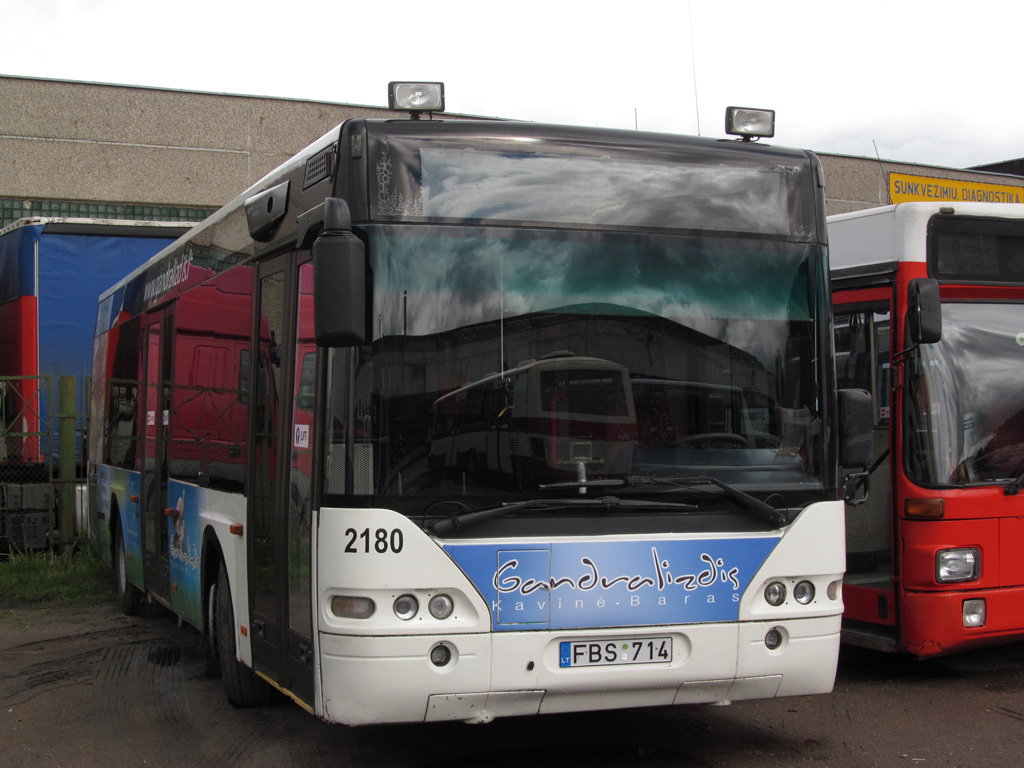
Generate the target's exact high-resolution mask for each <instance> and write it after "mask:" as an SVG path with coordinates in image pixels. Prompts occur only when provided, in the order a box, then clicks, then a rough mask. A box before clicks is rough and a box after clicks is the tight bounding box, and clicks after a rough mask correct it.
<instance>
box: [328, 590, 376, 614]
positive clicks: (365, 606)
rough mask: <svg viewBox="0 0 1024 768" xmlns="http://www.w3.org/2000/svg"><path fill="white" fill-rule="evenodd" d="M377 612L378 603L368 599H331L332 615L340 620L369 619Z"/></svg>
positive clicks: (341, 596)
mask: <svg viewBox="0 0 1024 768" xmlns="http://www.w3.org/2000/svg"><path fill="white" fill-rule="evenodd" d="M376 610H377V605H376V603H374V602H373V600H371V599H370V598H368V597H356V596H355V595H335V596H334V597H332V598H331V613H333V614H334V615H335V616H337V617H338V618H339V619H368V618H370V617H371V616H373V613H374V611H376Z"/></svg>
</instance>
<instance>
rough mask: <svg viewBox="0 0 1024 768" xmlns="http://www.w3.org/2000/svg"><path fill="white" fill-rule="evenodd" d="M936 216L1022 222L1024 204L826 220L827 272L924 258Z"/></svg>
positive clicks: (938, 206)
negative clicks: (828, 265)
mask: <svg viewBox="0 0 1024 768" xmlns="http://www.w3.org/2000/svg"><path fill="white" fill-rule="evenodd" d="M939 213H942V214H950V215H956V216H973V217H986V218H1007V219H1024V204H1020V205H1018V204H1014V203H941V202H926V203H899V204H897V205H887V206H885V207H882V208H868V209H866V210H863V211H854V212H853V213H841V214H837V215H835V216H829V217H828V245H829V262H830V268H831V269H833V270H835V269H846V268H849V267H860V266H866V265H869V264H880V263H886V262H895V261H920V262H923V261H925V260H926V258H927V250H926V243H927V233H928V221H929V219H931V218H932V216H935V215H937V214H939Z"/></svg>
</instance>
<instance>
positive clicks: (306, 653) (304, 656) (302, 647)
mask: <svg viewBox="0 0 1024 768" xmlns="http://www.w3.org/2000/svg"><path fill="white" fill-rule="evenodd" d="M299 661H301V662H302V663H303V664H305V665H306V666H307V667H312V666H313V650H312V649H311V648H310V647H309V646H308V645H306V644H305V643H299Z"/></svg>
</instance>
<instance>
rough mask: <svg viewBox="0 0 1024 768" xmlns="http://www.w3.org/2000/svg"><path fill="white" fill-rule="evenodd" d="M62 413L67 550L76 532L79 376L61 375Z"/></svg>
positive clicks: (62, 505)
mask: <svg viewBox="0 0 1024 768" xmlns="http://www.w3.org/2000/svg"><path fill="white" fill-rule="evenodd" d="M58 391H59V397H60V402H59V404H58V416H57V418H58V419H59V433H58V439H59V440H60V469H59V474H58V480H57V484H58V488H59V489H60V520H59V521H58V526H59V527H60V548H61V549H67V547H68V546H70V545H71V542H72V541H73V540H74V537H75V536H74V534H75V480H76V477H75V475H76V472H75V377H74V376H61V377H60V382H59V387H58Z"/></svg>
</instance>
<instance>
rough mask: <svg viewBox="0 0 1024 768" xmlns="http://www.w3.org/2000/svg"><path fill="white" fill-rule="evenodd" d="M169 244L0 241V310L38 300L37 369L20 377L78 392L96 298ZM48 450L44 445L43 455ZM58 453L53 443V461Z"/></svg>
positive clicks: (27, 234)
mask: <svg viewBox="0 0 1024 768" xmlns="http://www.w3.org/2000/svg"><path fill="white" fill-rule="evenodd" d="M173 241H174V237H142V236H131V235H113V236H106V235H104V236H100V235H84V234H59V233H52V232H48V231H47V225H46V224H39V225H30V226H23V227H19V228H16V229H13V230H12V231H10V232H8V233H6V234H5V235H3V236H2V237H0V303H3V302H5V301H11V300H14V299H17V298H19V297H21V296H32V295H36V296H37V297H38V304H37V306H38V317H39V327H38V343H39V370H38V371H22V372H21V375H25V376H33V375H41V376H50V377H52V385H51V386H52V391H53V393H54V394H55V393H56V391H57V379H58V377H60V376H74V377H75V378H76V379H77V380H78V383H77V384H76V388H80V387H83V386H84V378H85V377H86V376H89V375H90V374H91V373H92V371H91V367H92V343H93V331H94V328H95V322H96V308H97V302H98V298H99V295H100V294H101V293H102V292H103V291H105V290H106V289H107V288H109V287H110V286H111V285H113V284H114V283H116V282H117V281H118V280H120V279H121V278H122V277H124V276H125V275H126V274H128V273H129V272H131V271H132V270H133V269H135V268H136V267H137V266H139V265H140V264H142V263H144V262H145V261H147V260H148V259H149V258H150V257H151V256H153V255H154V254H155V253H157V251H159V250H161V249H162V248H164V247H165V246H167V245H169V244H170V243H172V242H173ZM37 244H38V254H39V256H38V266H37V264H36V246H37ZM37 269H38V282H36V272H37ZM81 391H84V390H81ZM80 399H81V398H80ZM54 404H56V401H54ZM42 410H43V412H42V413H41V414H40V416H42V418H43V419H47V420H48V419H49V417H50V414H49V404H48V403H43V404H42ZM79 450H81V449H80V448H79ZM47 451H48V448H47V447H46V446H45V445H44V446H43V453H44V455H46V453H47ZM56 453H57V445H56V440H54V441H53V454H54V459H55V460H56V458H57V456H56Z"/></svg>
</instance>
